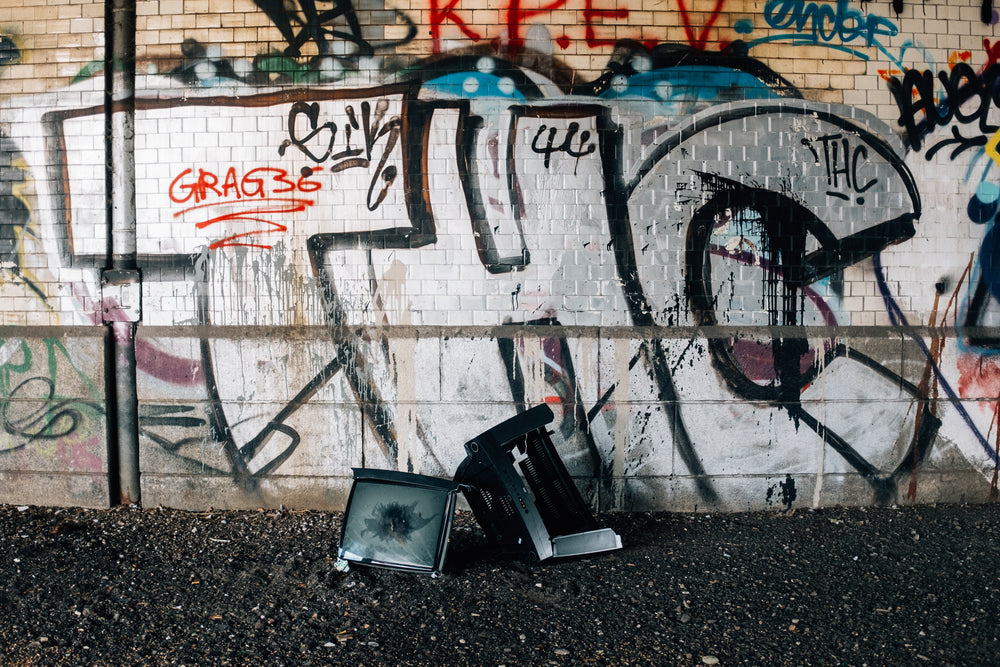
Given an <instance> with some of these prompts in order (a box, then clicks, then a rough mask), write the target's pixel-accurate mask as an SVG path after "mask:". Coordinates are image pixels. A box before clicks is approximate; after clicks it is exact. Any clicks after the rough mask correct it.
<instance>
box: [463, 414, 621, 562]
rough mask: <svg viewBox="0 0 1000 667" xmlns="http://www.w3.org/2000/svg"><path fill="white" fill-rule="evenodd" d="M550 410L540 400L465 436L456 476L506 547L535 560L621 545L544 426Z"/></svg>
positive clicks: (479, 518) (485, 527)
mask: <svg viewBox="0 0 1000 667" xmlns="http://www.w3.org/2000/svg"><path fill="white" fill-rule="evenodd" d="M552 418H553V415H552V410H550V409H549V407H548V406H546V405H539V406H537V407H534V408H532V409H531V410H528V411H527V412H524V413H522V414H520V415H518V416H516V417H513V418H511V419H508V420H507V421H505V422H503V423H501V424H498V425H497V426H494V427H493V428H491V429H490V430H489V431H486V432H485V433H482V434H480V435H479V436H477V437H476V438H474V439H472V440H470V441H469V442H467V443H465V451H466V453H467V454H468V456H466V458H465V460H464V461H463V462H462V463H461V465H459V467H458V472H456V473H455V481H456V482H458V483H459V484H461V485H462V490H463V492H464V493H465V497H466V499H468V501H469V505H470V507H471V508H472V512H473V514H475V515H476V520H477V521H479V524H480V525H481V526H482V527H483V530H484V531H485V532H486V534H487V535H489V536H490V537H491V538H492V539H493V540H494V541H495V542H497V544H498V545H499V546H500V549H501V551H503V552H504V553H506V554H510V555H515V556H519V557H521V558H523V559H525V560H529V561H534V560H545V559H547V558H559V557H566V556H582V555H585V554H592V553H597V552H601V551H611V550H614V549H620V548H621V546H622V542H621V538H620V537H619V536H618V535H617V534H616V533H615V532H614V531H612V530H611V529H608V528H604V529H602V528H599V527H598V526H597V522H596V521H595V520H594V517H593V515H592V514H591V512H590V508H589V507H587V504H586V503H585V502H584V501H583V498H582V497H581V496H580V492H579V491H578V490H577V488H576V485H575V484H574V483H573V479H572V478H571V477H570V476H569V473H568V472H567V471H566V466H565V465H564V464H563V462H562V459H560V458H559V454H558V453H557V452H556V450H555V447H553V445H552V441H551V439H549V434H548V431H547V430H546V429H545V425H546V424H548V423H549V422H551V421H552ZM529 489H530V491H529Z"/></svg>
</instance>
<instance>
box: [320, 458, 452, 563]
mask: <svg viewBox="0 0 1000 667" xmlns="http://www.w3.org/2000/svg"><path fill="white" fill-rule="evenodd" d="M458 489H459V487H458V484H457V483H455V482H453V481H451V480H446V479H437V478H435V477H427V476H425V475H415V474H412V473H405V472H396V471H393V470H372V469H367V468H354V485H353V486H352V487H351V495H350V497H349V498H348V499H347V509H346V510H345V511H344V527H343V531H342V533H341V537H340V549H339V550H338V555H339V556H340V558H342V559H344V560H346V561H350V562H352V563H360V564H362V565H371V566H374V567H388V568H393V569H398V570H410V571H414V572H428V573H434V574H436V573H439V572H440V571H441V569H442V568H443V567H444V559H445V555H446V553H447V550H448V538H449V536H450V535H451V524H452V520H453V519H454V516H455V501H456V499H457V497H458Z"/></svg>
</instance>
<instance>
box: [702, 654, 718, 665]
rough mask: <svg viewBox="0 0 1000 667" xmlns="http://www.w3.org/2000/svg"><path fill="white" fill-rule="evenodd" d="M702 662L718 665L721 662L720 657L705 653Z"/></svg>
mask: <svg viewBox="0 0 1000 667" xmlns="http://www.w3.org/2000/svg"><path fill="white" fill-rule="evenodd" d="M701 662H702V664H703V665H717V664H719V659H718V658H716V657H715V656H714V655H703V656H701Z"/></svg>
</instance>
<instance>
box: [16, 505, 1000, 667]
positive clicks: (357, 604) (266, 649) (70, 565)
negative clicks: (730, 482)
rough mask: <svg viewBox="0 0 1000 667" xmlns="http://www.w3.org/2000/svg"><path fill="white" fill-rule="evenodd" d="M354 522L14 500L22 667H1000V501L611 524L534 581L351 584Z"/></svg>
mask: <svg viewBox="0 0 1000 667" xmlns="http://www.w3.org/2000/svg"><path fill="white" fill-rule="evenodd" d="M340 521H341V515H339V514H328V513H318V512H295V511H269V512H263V511H261V512H204V513H189V512H180V511H172V510H162V509H150V510H141V509H138V508H130V507H125V508H116V509H112V510H100V511H94V510H79V509H58V508H41V507H14V506H0V609H2V610H3V623H2V624H0V649H2V650H0V654H2V655H4V656H5V657H4V658H3V662H4V664H12V665H66V664H86V665H168V664H169V665H179V664H187V665H250V664H253V665H282V664H285V665H312V664H316V665H328V664H351V665H440V664H468V665H501V664H502V665H511V666H513V665H550V664H552V665H579V664H599V665H623V664H672V665H701V664H713V661H715V660H717V661H718V664H722V665H735V664H753V665H762V664H768V665H844V664H846V665H862V664H925V663H926V664H936V665H941V664H957V665H983V664H996V662H997V661H998V660H1000V640H998V633H997V632H996V614H997V609H1000V574H998V570H997V565H998V564H1000V539H998V538H1000V528H998V525H1000V506H997V505H988V506H947V507H917V508H900V509H889V508H886V509H867V510H866V509H828V510H821V511H802V510H798V511H795V512H780V513H765V512H761V513H752V514H738V515H705V514H700V515H694V514H670V513H655V514H614V515H608V516H602V517H599V522H600V523H601V524H602V525H605V526H609V527H611V528H613V529H615V530H616V531H617V532H618V533H619V534H620V535H621V536H622V541H623V543H624V545H625V548H624V549H622V550H621V551H617V552H612V553H607V554H603V555H598V556H594V557H590V558H583V559H579V560H574V561H566V562H552V561H549V562H546V563H542V564H540V565H535V566H527V565H524V564H522V563H520V562H516V561H510V560H506V559H503V558H500V557H499V556H498V555H497V554H496V553H495V552H494V550H493V549H492V548H491V546H490V545H489V544H488V543H487V541H486V538H485V537H484V535H483V533H482V531H481V530H480V529H479V528H478V525H477V524H476V523H475V521H474V519H473V518H472V516H471V515H470V514H465V513H460V514H459V516H458V518H457V520H456V529H455V531H454V534H453V540H452V545H451V548H450V551H449V559H448V564H447V566H446V572H445V574H444V575H443V576H441V577H440V578H436V579H434V578H431V577H429V576H426V575H415V574H403V573H398V572H392V571H384V570H370V569H364V568H359V567H354V568H352V569H351V570H350V571H349V572H346V573H345V572H341V571H339V570H338V569H337V567H336V545H337V539H338V534H339V529H340Z"/></svg>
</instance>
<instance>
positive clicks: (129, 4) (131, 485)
mask: <svg viewBox="0 0 1000 667" xmlns="http://www.w3.org/2000/svg"><path fill="white" fill-rule="evenodd" d="M105 12H110V17H108V16H106V17H105V32H106V33H107V34H106V35H105V44H106V45H107V46H106V53H105V67H104V76H105V128H106V137H105V148H106V151H107V163H106V164H107V167H106V168H107V172H106V176H105V182H106V185H107V192H108V212H107V223H108V232H109V233H108V257H109V260H110V264H109V266H107V267H106V268H107V269H111V270H114V271H118V272H120V271H126V272H127V271H133V272H135V273H134V275H135V276H136V279H137V277H138V271H136V269H137V264H136V261H137V258H136V211H135V15H136V11H135V0H109V1H108V3H107V4H106V5H105ZM102 282H103V281H102ZM108 305H109V304H107V303H105V308H106V312H107V308H108ZM111 311H112V312H114V313H116V315H115V316H112V317H106V318H105V321H106V323H107V324H108V325H109V326H110V328H111V333H112V335H111V347H112V353H111V354H109V355H108V357H109V362H110V363H109V367H108V373H109V374H112V375H113V378H114V381H113V382H108V383H107V384H108V389H109V395H108V397H107V400H108V404H109V410H108V418H109V421H111V422H112V423H111V424H109V429H108V430H109V435H110V436H111V450H112V456H111V457H110V458H111V460H112V461H115V462H116V463H117V466H116V468H117V470H115V469H114V468H112V469H110V470H109V474H110V475H111V476H112V478H114V477H115V475H116V473H117V479H116V480H115V479H112V484H111V488H112V497H111V502H112V503H113V504H114V503H123V504H132V503H139V502H140V501H141V494H140V486H139V401H138V395H137V390H136V368H135V332H136V322H135V321H130V320H131V318H124V319H125V320H126V321H122V319H123V318H121V317H120V316H119V315H118V313H120V312H121V311H119V310H117V309H114V308H112V309H111ZM109 320H110V321H109ZM115 491H117V494H116V493H115ZM116 495H117V497H115V496H116Z"/></svg>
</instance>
